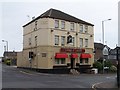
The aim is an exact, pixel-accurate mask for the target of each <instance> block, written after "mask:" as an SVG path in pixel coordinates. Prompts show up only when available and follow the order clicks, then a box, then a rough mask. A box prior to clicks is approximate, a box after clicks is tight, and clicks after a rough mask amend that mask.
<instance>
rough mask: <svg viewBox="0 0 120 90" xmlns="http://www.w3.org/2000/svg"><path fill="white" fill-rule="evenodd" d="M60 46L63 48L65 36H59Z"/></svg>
mask: <svg viewBox="0 0 120 90" xmlns="http://www.w3.org/2000/svg"><path fill="white" fill-rule="evenodd" d="M61 46H65V36H61Z"/></svg>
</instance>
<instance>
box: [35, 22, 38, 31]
mask: <svg viewBox="0 0 120 90" xmlns="http://www.w3.org/2000/svg"><path fill="white" fill-rule="evenodd" d="M37 22H38V21H35V29H34V30H37Z"/></svg>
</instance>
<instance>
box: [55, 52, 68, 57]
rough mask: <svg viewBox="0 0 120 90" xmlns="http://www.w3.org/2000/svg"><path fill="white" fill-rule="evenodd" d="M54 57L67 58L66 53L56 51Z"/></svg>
mask: <svg viewBox="0 0 120 90" xmlns="http://www.w3.org/2000/svg"><path fill="white" fill-rule="evenodd" d="M55 58H68V55H67V54H65V53H56V54H55Z"/></svg>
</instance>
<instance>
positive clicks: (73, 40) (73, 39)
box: [72, 37, 75, 46]
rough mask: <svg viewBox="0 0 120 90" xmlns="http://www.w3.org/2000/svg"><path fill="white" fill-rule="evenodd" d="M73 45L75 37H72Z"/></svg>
mask: <svg viewBox="0 0 120 90" xmlns="http://www.w3.org/2000/svg"><path fill="white" fill-rule="evenodd" d="M72 43H73V46H74V45H75V37H72Z"/></svg>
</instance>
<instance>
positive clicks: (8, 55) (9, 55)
mask: <svg viewBox="0 0 120 90" xmlns="http://www.w3.org/2000/svg"><path fill="white" fill-rule="evenodd" d="M6 60H10V62H11V63H10V65H17V52H15V51H8V52H4V54H3V62H5V61H6Z"/></svg>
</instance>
